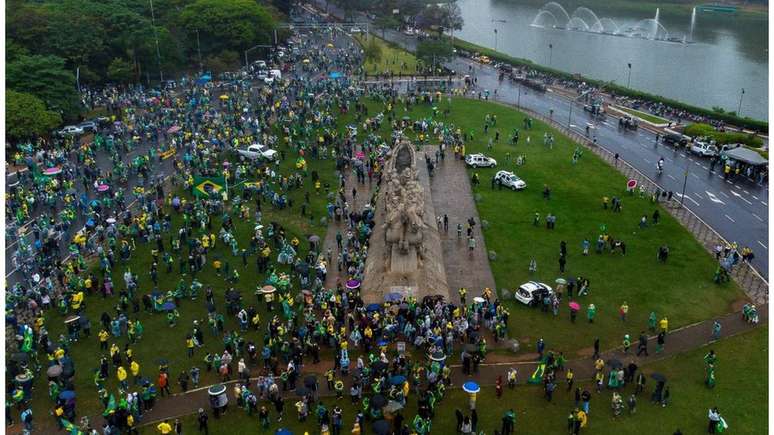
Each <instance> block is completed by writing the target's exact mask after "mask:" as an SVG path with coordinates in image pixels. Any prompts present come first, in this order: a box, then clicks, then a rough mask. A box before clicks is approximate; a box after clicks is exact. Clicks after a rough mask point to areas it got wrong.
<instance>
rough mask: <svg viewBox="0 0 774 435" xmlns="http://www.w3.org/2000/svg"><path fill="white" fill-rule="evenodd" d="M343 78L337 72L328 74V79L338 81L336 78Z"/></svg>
mask: <svg viewBox="0 0 774 435" xmlns="http://www.w3.org/2000/svg"><path fill="white" fill-rule="evenodd" d="M343 76H344V75H343V74H342V73H340V72H338V71H333V72H332V73H330V74H328V77H330V78H332V79H338V78H341V77H343Z"/></svg>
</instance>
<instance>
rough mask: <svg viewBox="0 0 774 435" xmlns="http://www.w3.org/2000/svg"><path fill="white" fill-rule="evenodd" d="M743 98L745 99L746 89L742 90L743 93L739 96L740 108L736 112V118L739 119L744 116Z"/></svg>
mask: <svg viewBox="0 0 774 435" xmlns="http://www.w3.org/2000/svg"><path fill="white" fill-rule="evenodd" d="M742 98H744V88H742V93H741V94H739V108H738V109H737V110H736V116H739V117H741V116H742Z"/></svg>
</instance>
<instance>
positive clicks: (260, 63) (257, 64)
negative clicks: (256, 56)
mask: <svg viewBox="0 0 774 435" xmlns="http://www.w3.org/2000/svg"><path fill="white" fill-rule="evenodd" d="M253 65H255V67H256V68H258V69H266V61H265V60H256V61H255V62H253Z"/></svg>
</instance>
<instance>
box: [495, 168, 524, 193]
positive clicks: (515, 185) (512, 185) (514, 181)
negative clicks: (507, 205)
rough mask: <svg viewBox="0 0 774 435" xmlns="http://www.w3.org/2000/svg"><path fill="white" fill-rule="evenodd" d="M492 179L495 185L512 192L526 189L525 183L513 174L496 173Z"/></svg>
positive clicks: (505, 172)
mask: <svg viewBox="0 0 774 435" xmlns="http://www.w3.org/2000/svg"><path fill="white" fill-rule="evenodd" d="M494 179H495V183H497V184H500V185H503V186H505V187H507V188H509V189H513V190H522V189H524V188H526V187H527V183H526V182H525V181H524V180H522V179H521V178H519V177H517V176H516V174H514V173H513V172H508V171H497V174H495V176H494Z"/></svg>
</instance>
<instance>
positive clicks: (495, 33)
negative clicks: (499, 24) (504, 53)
mask: <svg viewBox="0 0 774 435" xmlns="http://www.w3.org/2000/svg"><path fill="white" fill-rule="evenodd" d="M494 36H495V51H497V29H494Z"/></svg>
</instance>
